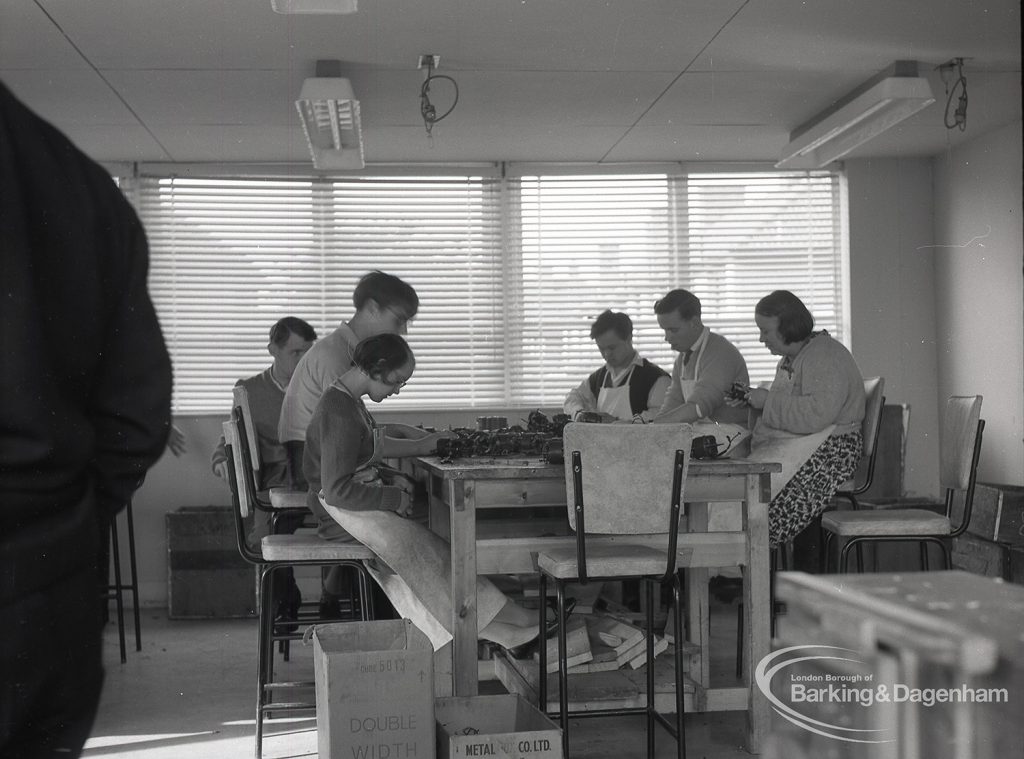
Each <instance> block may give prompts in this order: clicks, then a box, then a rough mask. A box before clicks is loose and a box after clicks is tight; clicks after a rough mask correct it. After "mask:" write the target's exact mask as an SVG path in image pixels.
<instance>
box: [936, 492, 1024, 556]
mask: <svg viewBox="0 0 1024 759" xmlns="http://www.w3.org/2000/svg"><path fill="white" fill-rule="evenodd" d="M953 513H954V516H955V517H959V516H960V511H958V510H957V505H954V511H953ZM967 531H968V532H969V533H971V534H972V535H977V536H978V537H979V538H984V539H985V540H991V541H993V542H995V543H1003V544H1006V545H1011V546H1024V487H1021V486H1019V485H997V484H993V483H982V482H979V483H978V484H977V486H976V487H975V489H974V505H973V507H972V510H971V523H970V524H969V525H968V526H967Z"/></svg>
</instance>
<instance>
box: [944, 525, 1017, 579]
mask: <svg viewBox="0 0 1024 759" xmlns="http://www.w3.org/2000/svg"><path fill="white" fill-rule="evenodd" d="M952 558H953V568H954V569H963V570H965V571H967V572H971V573H972V574H976V575H983V576H984V577H1002V578H1005V577H1006V576H1007V563H1008V556H1007V550H1006V546H1003V545H1000V544H999V543H993V542H992V541H991V540H985V539H984V538H979V537H977V536H975V535H972V534H971V533H969V532H965V533H964V534H962V535H960V536H959V537H956V538H953V556H952Z"/></svg>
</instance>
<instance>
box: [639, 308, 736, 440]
mask: <svg viewBox="0 0 1024 759" xmlns="http://www.w3.org/2000/svg"><path fill="white" fill-rule="evenodd" d="M654 313H655V314H657V317H658V325H659V326H660V327H661V328H662V329H663V330H664V331H665V341H666V342H667V343H668V344H669V345H671V346H672V349H673V350H676V351H679V356H678V357H677V358H676V361H675V364H674V365H673V366H672V384H671V385H669V389H668V393H666V394H665V402H664V403H663V404H662V406H661V410H660V411H659V412H658V415H657V416H656V417H655V419H654V421H655V422H695V421H697V420H699V419H708V420H711V421H715V422H731V423H734V424H740V425H743V426H746V424H747V411H746V409H739V408H731V407H729V406H727V405H726V404H725V394H726V392H728V390H729V389H730V388H731V387H732V385H733V383H734V382H739V383H742V384H743V385H744V386H746V385H748V384H750V378H749V375H748V374H747V362H746V361H744V360H743V356H741V355H740V352H739V351H738V350H737V349H736V346H735V345H733V344H732V343H730V342H729V341H728V340H727V339H726V338H724V337H722V336H721V335H719V334H717V333H715V332H712V331H711V330H710V329H708V328H707V327H705V326H704V323H703V322H702V321H701V307H700V299H699V298H698V297H697V296H696V295H694V294H693V293H691V292H690V291H688V290H682V289H678V290H672V291H671V292H669V293H668V294H667V295H665V297H664V298H662V299H661V300H659V301H658V302H656V303H655V304H654Z"/></svg>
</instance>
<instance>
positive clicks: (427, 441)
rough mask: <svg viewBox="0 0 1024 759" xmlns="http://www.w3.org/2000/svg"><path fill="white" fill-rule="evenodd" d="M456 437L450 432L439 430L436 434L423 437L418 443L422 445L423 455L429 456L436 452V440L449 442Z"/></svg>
mask: <svg viewBox="0 0 1024 759" xmlns="http://www.w3.org/2000/svg"><path fill="white" fill-rule="evenodd" d="M455 437H458V435H457V434H455V432H453V431H452V430H440V431H438V432H430V433H428V434H426V435H424V436H423V437H422V438H421V439H420V443H422V444H423V453H424V454H429V453H433V452H434V451H436V450H437V441H438V440H451V439H452V438H455Z"/></svg>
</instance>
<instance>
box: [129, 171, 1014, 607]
mask: <svg viewBox="0 0 1024 759" xmlns="http://www.w3.org/2000/svg"><path fill="white" fill-rule="evenodd" d="M848 176H849V183H848V187H849V197H850V204H849V205H850V214H849V223H850V270H851V272H850V273H851V292H852V295H851V318H852V336H851V337H852V343H853V350H854V355H855V356H856V357H857V361H858V363H859V364H860V367H861V370H862V372H863V373H864V374H865V376H871V375H881V376H884V377H885V378H886V396H887V398H888V401H889V402H890V403H908V404H910V405H911V406H912V412H911V425H910V439H909V442H908V469H907V474H906V480H905V488H906V490H907V491H908V492H909V493H913V494H919V495H934V494H936V492H937V487H938V486H937V482H938V463H937V459H938V446H937V425H938V421H937V407H938V404H937V397H938V392H939V391H938V387H937V380H936V368H935V367H936V363H935V305H934V303H935V300H934V295H933V276H934V275H933V269H934V253H933V252H930V249H926V248H922V246H925V245H927V244H929V243H930V242H931V241H932V213H931V209H932V202H931V193H932V171H931V163H930V162H929V161H928V160H926V159H920V160H910V161H906V160H903V161H900V160H882V161H876V160H872V161H852V162H850V164H849V166H848ZM1018 345H1019V342H1018ZM530 410H532V409H487V410H476V411H473V412H465V413H463V414H426V413H424V414H414V415H410V417H408V418H407V420H408V421H411V422H413V423H417V424H424V425H430V426H437V427H444V426H448V425H451V426H468V427H472V426H474V425H475V418H476V416H482V415H488V416H489V415H499V416H507V417H508V418H509V419H510V420H511V421H517V420H519V419H521V418H523V417H525V416H526V414H527V413H528V412H529V411H530ZM542 410H543V411H545V413H549V414H550V413H554V409H542ZM387 417H388V415H387V414H383V413H382V414H380V415H379V417H378V418H379V419H381V421H387ZM221 421H222V420H221V419H219V418H216V417H179V418H177V419H176V422H177V424H178V425H179V426H180V427H181V428H182V429H183V431H184V432H185V435H186V438H187V440H188V447H189V450H188V452H187V453H186V454H185V455H184V456H183V457H181V458H180V459H176V458H174V457H173V456H172V455H170V454H165V456H164V457H163V458H162V459H161V460H160V462H159V463H158V464H157V466H156V467H154V469H153V470H152V471H151V472H150V474H149V476H148V477H147V479H146V483H145V485H144V486H143V487H142V489H141V490H140V491H139V492H138V493H137V494H136V497H135V502H134V515H135V522H136V532H137V537H136V541H137V545H138V546H139V574H140V580H141V587H140V592H141V596H142V599H143V603H144V604H149V605H162V604H165V603H166V598H167V589H166V584H167V556H166V527H165V516H164V515H165V514H166V513H167V512H169V511H173V510H175V509H177V508H178V507H180V506H201V505H207V504H221V505H227V504H228V503H229V502H230V501H229V495H228V491H227V486H226V484H225V483H223V482H221V481H220V480H218V479H217V478H216V477H214V476H213V474H212V473H211V472H210V468H209V453H210V451H211V450H212V448H213V446H214V445H215V444H216V441H217V438H218V437H219V435H220V422H221Z"/></svg>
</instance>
